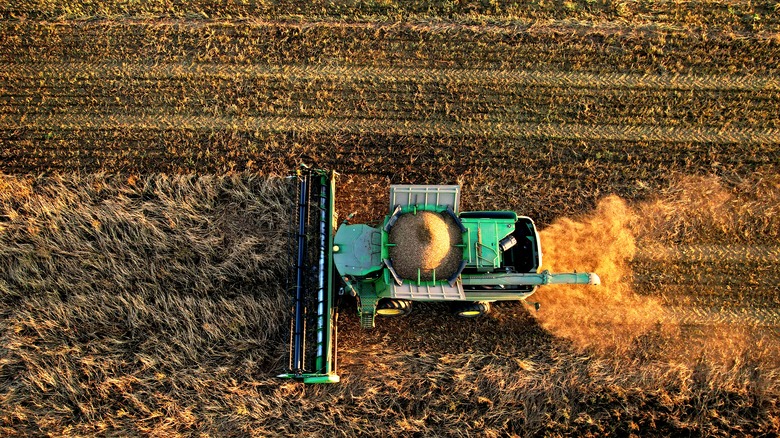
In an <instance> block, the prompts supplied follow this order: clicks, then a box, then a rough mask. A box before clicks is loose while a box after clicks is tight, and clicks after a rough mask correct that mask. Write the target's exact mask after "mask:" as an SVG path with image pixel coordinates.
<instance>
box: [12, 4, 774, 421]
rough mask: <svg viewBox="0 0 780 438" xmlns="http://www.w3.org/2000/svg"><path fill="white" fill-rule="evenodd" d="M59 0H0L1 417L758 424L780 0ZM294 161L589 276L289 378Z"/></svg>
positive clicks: (405, 333)
mask: <svg viewBox="0 0 780 438" xmlns="http://www.w3.org/2000/svg"><path fill="white" fill-rule="evenodd" d="M70 3H71V2H64V1H58V0H39V1H35V0H22V1H11V0H0V172H1V173H0V435H4V436H5V435H8V436H16V435H33V436H38V435H52V436H62V435H73V436H89V435H95V434H100V435H118V436H126V435H157V436H172V435H183V436H185V435H186V436H189V435H198V434H203V435H210V436H244V435H256V436H274V435H315V436H333V435H341V436H352V435H363V434H365V435H379V434H387V435H404V436H406V435H454V436H506V435H521V436H525V435H591V436H593V435H619V436H627V435H631V434H636V435H664V436H667V435H687V436H726V435H753V436H776V435H778V434H780V405H779V404H778V399H779V398H780V286H778V284H780V176H778V175H780V79H779V78H780V34H779V33H778V31H779V30H780V3H777V2H776V1H770V0H767V1H758V2H751V1H742V0H724V1H686V2H666V1H656V0H639V1H630V2H624V1H611V0H571V1H570V0H564V1H547V0H534V1H529V2H523V3H522V4H519V3H514V2H505V1H490V2H488V1H484V2H470V1H432V0H418V1H412V2H395V1H392V0H387V1H354V2H341V3H339V2H327V1H311V2H305V5H300V4H299V3H298V2H292V1H285V0H280V1H268V2H264V1H239V0H229V1H222V0H220V1H217V0H197V1H194V2H179V1H171V0H155V1H150V2H144V3H139V2H125V1H108V2H83V4H77V5H73V4H70ZM300 162H308V163H311V164H314V165H317V166H320V167H323V168H327V169H334V170H336V171H338V172H340V173H341V176H340V178H339V189H338V205H337V208H338V210H339V211H340V212H341V213H342V214H345V213H348V212H350V211H357V217H356V220H360V221H374V220H377V219H379V217H380V216H381V215H382V214H383V213H384V211H385V210H386V209H387V206H386V202H387V189H388V185H389V184H391V183H460V184H462V186H463V204H464V207H465V208H466V209H475V210H476V209H511V210H515V211H518V212H519V213H521V214H524V215H528V216H531V217H532V218H534V219H535V220H536V222H537V225H538V226H539V228H540V229H541V230H542V240H543V248H544V251H545V265H546V266H547V267H550V268H552V269H559V270H569V269H577V270H595V271H596V272H598V273H599V274H600V275H601V276H602V279H603V285H602V287H600V288H591V289H578V288H568V289H567V288H559V289H555V288H552V287H550V288H547V289H542V290H540V291H539V292H538V293H537V294H535V295H534V296H533V297H532V298H531V299H532V300H535V301H539V302H540V303H541V304H542V308H541V310H540V311H539V312H534V311H533V310H531V311H529V310H528V308H527V307H526V306H524V305H522V304H519V303H515V304H501V305H498V306H496V309H495V311H494V312H493V313H491V314H490V315H489V316H487V317H485V318H482V319H480V320H476V321H466V322H463V321H461V320H456V319H455V318H454V317H452V316H450V315H448V314H447V312H446V309H445V308H444V307H442V306H437V305H420V306H417V307H416V311H415V312H414V313H413V314H412V315H410V316H409V317H406V318H401V319H381V320H379V321H378V327H377V328H376V329H375V330H372V331H363V330H360V329H359V322H358V320H357V318H356V317H355V316H354V314H353V312H345V314H344V315H343V317H342V318H341V325H340V334H341V336H340V341H341V345H340V360H339V364H340V374H341V375H342V383H341V384H339V385H332V386H316V387H315V386H312V387H304V386H302V385H299V384H295V383H290V382H284V381H279V380H277V379H275V378H274V377H273V376H274V375H276V374H278V373H279V372H282V371H283V369H284V367H285V365H286V358H285V355H286V346H285V342H286V337H287V329H288V328H287V325H288V320H287V315H286V307H287V302H288V301H287V300H288V298H287V297H285V295H284V293H283V286H282V278H283V273H284V271H285V266H284V263H283V260H284V254H285V252H286V247H285V244H286V238H285V230H286V224H288V223H289V221H290V220H291V218H290V213H289V203H290V200H289V190H288V188H287V186H286V185H285V183H284V180H283V179H281V178H280V176H283V175H286V174H289V173H290V171H291V170H292V169H294V168H295V166H297V165H298V164H299V163H300ZM351 310H354V309H351Z"/></svg>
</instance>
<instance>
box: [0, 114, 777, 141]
mask: <svg viewBox="0 0 780 438" xmlns="http://www.w3.org/2000/svg"><path fill="white" fill-rule="evenodd" d="M0 129H2V130H9V131H12V130H18V129H39V130H46V129H48V130H79V131H83V130H94V129H189V130H198V129H210V130H238V131H248V132H254V131H270V132H286V131H294V132H302V133H333V132H346V133H359V134H363V133H375V132H382V133H384V134H391V135H419V136H441V135H446V136H458V137H463V136H480V137H498V138H529V137H531V138H556V139H577V140H611V141H652V142H691V143H717V144H724V143H750V144H779V143H780V129H750V128H712V127H687V128H683V127H669V126H644V125H638V126H636V125H635V126H625V125H586V124H577V123H572V124H550V123H513V122H508V123H491V122H479V121H468V122H463V123H453V122H447V121H419V120H415V121H397V120H375V119H358V118H352V119H331V118H319V119H310V118H296V117H240V118H232V117H204V116H180V115H165V116H163V117H160V116H132V117H131V116H108V117H100V116H89V117H78V116H72V115H68V114H62V115H56V116H37V115H36V116H26V115H22V116H13V117H2V118H0Z"/></svg>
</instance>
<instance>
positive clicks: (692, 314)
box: [663, 306, 780, 327]
mask: <svg viewBox="0 0 780 438" xmlns="http://www.w3.org/2000/svg"><path fill="white" fill-rule="evenodd" d="M664 310H665V312H664V315H663V320H664V321H663V322H671V323H678V324H684V325H718V324H729V325H744V326H754V327H762V326H769V327H778V326H780V309H778V308H776V307H770V308H767V307H738V308H734V307H732V308H721V309H718V308H707V307H696V306H666V307H664Z"/></svg>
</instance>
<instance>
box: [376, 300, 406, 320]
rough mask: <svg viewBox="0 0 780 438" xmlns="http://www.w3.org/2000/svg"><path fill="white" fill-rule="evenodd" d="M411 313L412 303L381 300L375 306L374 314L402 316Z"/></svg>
mask: <svg viewBox="0 0 780 438" xmlns="http://www.w3.org/2000/svg"><path fill="white" fill-rule="evenodd" d="M411 312H412V302H411V301H407V300H391V299H384V300H381V301H380V302H379V303H378V304H377V306H376V314H377V315H382V316H404V315H408V314H409V313H411Z"/></svg>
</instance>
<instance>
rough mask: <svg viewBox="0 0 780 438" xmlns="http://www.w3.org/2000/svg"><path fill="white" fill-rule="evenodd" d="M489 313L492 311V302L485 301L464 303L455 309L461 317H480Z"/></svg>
mask: <svg viewBox="0 0 780 438" xmlns="http://www.w3.org/2000/svg"><path fill="white" fill-rule="evenodd" d="M488 313H490V303H488V302H484V301H475V302H471V303H464V304H463V305H461V306H460V307H458V308H457V310H455V314H456V315H458V316H460V317H461V318H479V317H480V316H482V315H486V314H488Z"/></svg>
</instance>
